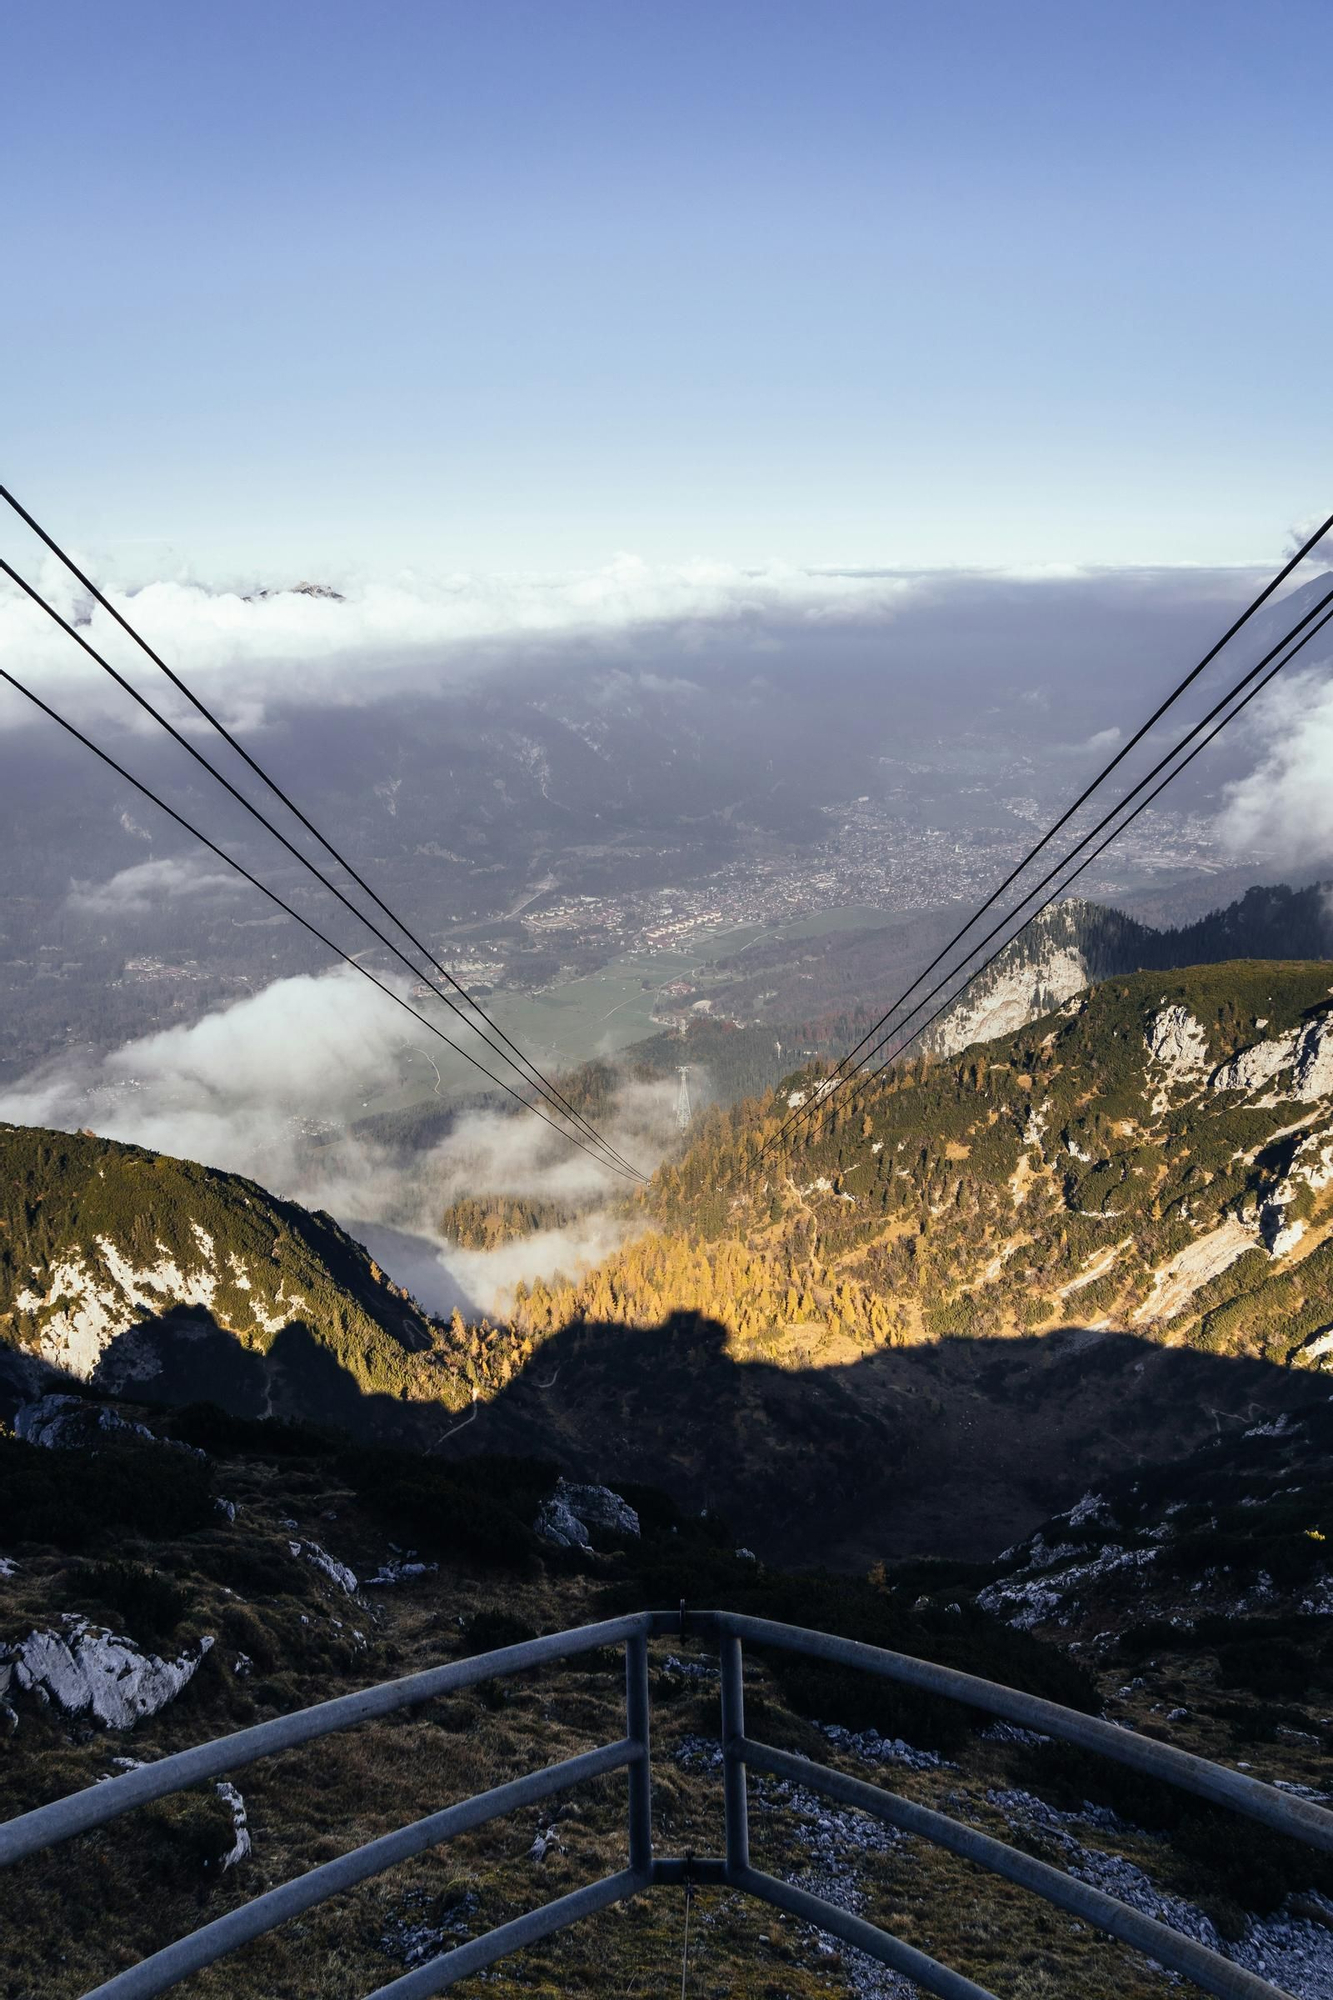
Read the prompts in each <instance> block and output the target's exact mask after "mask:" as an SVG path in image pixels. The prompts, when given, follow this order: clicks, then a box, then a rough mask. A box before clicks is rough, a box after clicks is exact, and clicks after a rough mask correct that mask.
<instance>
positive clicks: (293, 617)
mask: <svg viewBox="0 0 1333 2000" xmlns="http://www.w3.org/2000/svg"><path fill="white" fill-rule="evenodd" d="M38 581H39V586H40V587H41V588H42V589H43V590H44V591H45V593H46V595H47V596H49V597H50V598H51V599H52V600H53V601H54V602H55V603H56V604H57V606H58V608H60V609H61V610H63V611H65V612H66V614H69V613H70V612H72V611H73V610H74V609H75V608H76V607H75V604H74V600H73V597H72V595H71V593H70V590H69V588H68V585H67V584H66V583H65V582H63V581H62V579H61V576H60V574H59V572H58V571H56V570H55V569H54V567H48V568H47V569H43V570H42V571H41V573H40V576H39V579H38ZM334 581H337V582H338V584H339V587H340V589H341V590H342V591H343V593H344V596H343V600H342V601H341V602H339V601H335V600H333V599H330V598H320V597H311V596H308V595H305V594H302V593H300V592H296V591H291V590H279V591H276V592H274V593H273V594H272V595H269V596H265V597H262V598H254V597H251V596H248V595H247V594H246V593H245V592H243V591H239V590H215V589H209V588H207V587H205V586H204V585H202V584H195V583H181V582H150V583H148V584H146V585H145V586H144V587H143V588H141V589H138V590H135V591H133V592H131V591H127V590H119V591H117V590H113V589H110V588H108V591H107V595H108V597H109V598H110V599H111V601H112V602H113V603H115V604H116V606H117V608H118V609H120V610H121V611H122V612H123V613H124V614H125V616H126V617H127V618H128V619H130V621H131V622H132V623H133V624H134V625H135V626H136V627H137V628H138V630H140V631H141V632H142V633H143V635H144V637H145V638H146V639H147V640H148V641H149V643H150V644H151V645H153V646H154V647H155V648H156V650H157V651H158V652H160V653H161V654H162V656H163V658H164V659H166V660H167V661H168V662H169V663H170V664H171V665H172V666H173V667H174V668H175V669H176V670H177V671H178V672H179V673H181V674H182V675H183V676H184V678H185V679H186V680H187V681H188V682H189V683H190V684H191V685H192V686H193V687H194V688H195V689H196V691H197V692H198V693H200V694H201V696H202V697H203V698H204V699H205V700H207V701H209V703H210V705H217V706H219V707H220V708H221V710H222V712H223V715H224V718H225V719H226V720H227V721H228V722H229V723H230V724H231V725H232V726H233V727H237V728H246V727H249V728H253V727H255V726H257V725H258V724H259V723H260V722H261V721H262V719H263V715H264V711H265V707H266V705H267V704H268V703H269V702H271V701H273V700H281V701H283V702H284V703H293V702H296V703H299V702H304V701H314V700H323V701H328V700H337V701H342V702H346V703H350V704H359V703H363V702H367V701H373V700H375V699H377V698H379V697H382V696H383V695H385V694H388V693H392V692H395V691H398V690H400V689H403V688H410V687H421V688H427V689H436V688H438V687H439V685H440V682H441V680H442V679H448V678H457V677H460V676H463V675H466V674H467V673H470V672H474V671H477V670H478V669H479V668H481V667H483V666H484V665H485V664H486V660H487V652H488V648H490V647H491V646H493V645H494V644H496V643H498V642H503V643H504V644H505V645H506V647H507V648H508V649H509V651H510V652H511V653H512V650H513V648H514V647H515V646H516V645H517V646H520V647H530V646H534V645H535V646H537V647H541V646H542V645H545V644H548V643H550V642H552V641H557V640H560V639H567V638H571V637H575V636H582V637H587V638H589V639H592V640H594V641H596V640H598V639H608V638H613V637H615V636H617V635H621V634H624V633H625V632H627V631H630V630H632V629H633V628H635V627H640V626H653V625H663V624H666V625H675V624H686V625H692V624H697V623H698V622H699V621H711V620H724V621H743V620H748V619H760V618H776V617H781V618H784V619H791V618H795V619H797V620H801V621H811V622H818V621H821V620H826V619H828V618H843V617H848V616H852V617H857V616H865V615H867V614H874V615H883V614H884V613H885V612H886V611H888V610H890V609H891V608H892V607H893V606H894V605H895V604H896V603H898V602H899V601H901V600H903V599H904V598H905V597H906V596H907V595H909V594H910V593H911V592H912V590H913V589H914V588H915V587H916V586H915V584H914V581H913V580H912V579H911V578H910V577H905V576H890V575H880V576H870V577H842V576H829V575H815V574H812V573H810V572H808V571H805V570H800V569H794V568H788V567H784V566H781V565H774V566H772V567H770V568H768V569H764V570H759V571H753V570H742V569H738V568H736V567H734V566H732V565H728V564H722V563H710V562H695V563H687V564H681V565H677V566H674V567H666V566H660V565H658V566H653V565H650V564H648V563H645V562H643V561H642V560H641V559H640V558H639V557H637V556H632V555H621V556H617V557H616V558H615V559H614V561H612V562H610V563H608V564H606V565H605V567H604V568H602V569H599V570H593V571H584V572H580V573H576V574H573V575H567V576H537V575H515V576H478V575H469V574H462V575H455V576H448V577H442V578H428V577H422V576H416V575H406V576H402V577H399V578H396V579H393V580H387V581H385V580H366V579H361V580H356V579H351V580H349V579H346V578H339V579H334ZM82 629H83V632H84V636H85V637H87V639H88V640H89V642H90V644H92V645H93V646H95V647H96V648H97V649H98V650H99V651H100V652H101V653H102V654H103V655H104V656H105V657H106V658H108V659H109V660H111V662H112V663H113V664H114V665H115V666H116V667H118V668H119V669H120V670H121V671H122V672H125V673H127V674H128V675H129V676H130V677H131V678H132V679H133V680H134V681H135V682H136V684H137V685H138V686H139V687H140V688H141V689H142V690H143V691H144V692H145V693H146V694H149V695H150V696H151V697H152V699H153V700H154V701H155V702H157V703H158V705H159V706H161V707H164V708H165V709H166V710H167V712H168V713H169V714H170V715H171V717H172V719H173V720H174V721H175V722H176V723H177V725H178V726H180V727H185V728H191V729H192V728H195V727H196V726H197V725H198V718H197V717H196V716H194V714H193V712H192V711H191V709H190V708H189V706H188V704H186V703H185V702H183V701H182V699H181V698H180V697H179V696H177V695H175V694H174V692H173V690H172V689H171V688H170V686H169V684H168V683H167V682H166V681H165V680H164V679H163V678H162V676H161V675H160V674H158V672H157V671H156V669H154V668H153V667H152V666H151V664H150V663H149V662H148V661H147V660H146V659H145V658H144V657H143V656H142V655H141V654H139V653H138V652H137V651H136V649H135V648H134V647H133V646H132V645H131V644H130V642H129V641H128V640H127V639H126V638H125V636H124V634H123V633H122V632H120V631H119V629H118V628H117V627H116V626H115V625H114V623H113V621H112V620H111V619H110V618H109V617H108V615H107V614H106V613H105V612H104V611H102V610H100V609H97V608H95V609H94V611H93V615H92V618H91V620H90V622H88V623H87V624H86V625H84V626H83V628H82ZM0 652H4V653H5V654H7V655H8V656H9V657H11V658H13V659H15V660H17V661H19V662H20V663H21V665H22V668H23V677H24V678H25V679H26V680H27V681H28V682H29V684H30V685H33V686H36V687H37V688H38V690H39V691H40V692H42V693H44V694H47V695H50V694H51V693H52V691H53V690H59V689H64V688H70V689H74V690H77V692H78V693H79V696H80V713H86V712H87V707H88V705H89V704H91V706H92V707H93V708H94V709H95V710H96V711H97V712H99V713H104V714H107V715H113V716H116V717H118V718H119V719H120V720H121V721H122V722H124V723H125V725H126V726H127V727H130V728H135V729H151V728H153V727H154V726H155V725H154V724H153V723H152V722H151V719H149V718H148V717H146V716H144V715H143V713H142V711H137V710H135V709H134V708H133V707H132V705H131V704H130V703H129V701H128V698H127V697H126V696H125V695H124V694H123V693H121V691H120V690H118V689H117V688H116V687H115V686H114V685H113V684H112V683H111V681H110V680H109V679H108V678H107V677H106V676H105V675H104V674H103V673H102V671H101V669H100V668H99V667H98V666H97V665H96V663H95V662H94V661H92V660H90V659H89V658H88V657H87V655H86V654H84V653H82V652H81V651H80V650H79V649H78V648H77V647H76V646H75V645H74V644H73V642H72V641H71V640H70V639H69V638H68V637H66V635H65V634H64V633H62V632H61V631H60V630H59V629H58V628H57V627H56V626H55V625H53V624H52V623H51V622H50V621H49V620H48V619H47V618H46V617H45V615H44V614H43V613H42V612H41V611H40V610H39V609H38V608H37V606H35V605H34V604H32V603H31V602H30V601H29V600H28V599H27V598H26V597H23V596H21V595H20V594H19V592H18V591H17V590H16V589H14V588H13V587H12V586H8V585H6V586H4V587H3V588H0ZM663 684H664V685H665V684H666V682H664V683H663ZM28 713H30V711H29V710H28V708H27V705H26V704H25V703H24V702H23V701H22V699H21V697H19V696H18V695H14V694H10V693H9V692H8V691H3V697H2V698H0V726H5V725H8V726H13V725H14V724H15V722H17V721H18V720H19V719H21V718H25V717H26V716H27V715H28Z"/></svg>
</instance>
